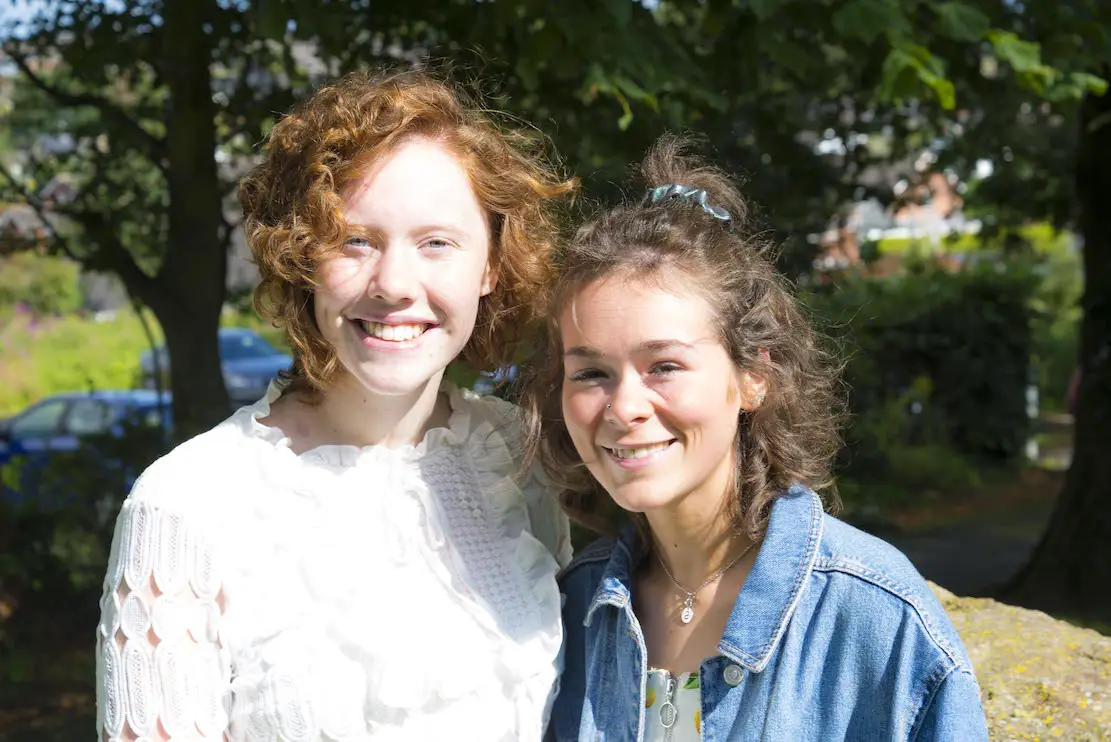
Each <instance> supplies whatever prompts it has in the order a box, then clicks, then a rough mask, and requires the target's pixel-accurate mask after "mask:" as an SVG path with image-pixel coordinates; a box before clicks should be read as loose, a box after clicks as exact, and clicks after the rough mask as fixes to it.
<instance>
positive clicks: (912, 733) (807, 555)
mask: <svg viewBox="0 0 1111 742" xmlns="http://www.w3.org/2000/svg"><path fill="white" fill-rule="evenodd" d="M638 542H639V539H638V537H637V534H636V531H635V530H634V529H631V528H630V529H628V530H626V531H625V532H624V534H623V535H622V537H621V538H620V539H619V540H616V541H615V540H613V539H604V540H602V541H598V542H596V543H594V544H592V545H591V546H590V547H588V548H587V549H585V550H584V551H583V552H582V553H581V554H580V555H579V556H578V557H577V558H576V559H575V560H574V561H573V562H572V563H571V564H570V565H569V566H568V567H567V569H566V570H565V571H564V573H563V574H562V576H561V578H560V585H561V589H562V591H563V594H564V596H565V601H566V602H565V605H564V613H563V615H564V625H565V631H566V632H567V635H566V643H565V668H564V672H563V678H562V680H561V691H560V693H559V696H558V698H557V699H556V703H555V708H554V710H553V713H552V719H551V725H550V727H549V732H548V738H549V739H554V740H557V741H558V742H564V741H566V740H598V741H602V740H605V741H606V742H619V741H620V742H624V741H626V740H629V741H631V740H642V739H643V738H644V729H645V714H646V713H652V712H653V711H655V709H650V710H647V711H646V709H645V686H646V681H647V673H648V669H649V668H648V665H647V660H646V655H647V652H646V649H645V644H644V636H643V634H642V633H641V629H640V623H639V622H638V621H637V618H636V616H635V615H634V614H633V609H632V596H631V590H632V586H633V576H634V573H635V571H636V566H637V561H638V559H637V557H636V555H638V554H643V553H644V550H643V549H642V548H641V547H640V545H639V543H638ZM699 676H700V677H699V680H700V685H701V694H702V698H701V702H702V710H701V717H702V719H701V730H702V739H704V740H766V741H769V740H772V741H774V740H790V742H801V741H805V740H823V741H824V740H865V741H867V742H877V741H880V740H953V741H954V742H957V741H959V742H979V741H980V740H987V739H988V733H987V724H986V721H985V719H984V711H983V707H982V705H981V703H980V689H979V685H978V684H977V682H976V678H975V676H974V675H973V671H972V665H971V663H970V662H969V659H968V656H967V654H966V653H965V650H964V647H963V646H962V645H961V641H960V638H959V637H958V636H957V633H956V631H955V630H954V629H953V625H952V624H951V623H950V621H949V619H948V617H947V616H946V615H945V611H944V609H943V608H942V607H941V605H940V604H939V603H938V602H937V600H936V599H935V598H934V597H933V595H932V593H931V592H930V590H929V587H928V586H927V585H926V582H925V581H924V580H923V579H922V577H921V576H920V575H919V574H918V572H917V571H916V570H915V569H914V567H913V566H911V564H910V562H909V561H908V560H907V559H906V557H904V556H903V555H902V554H901V553H900V552H899V551H897V550H896V549H894V548H893V547H891V546H890V545H888V544H886V543H884V542H883V541H880V540H879V539H877V538H874V537H872V536H869V535H867V534H865V533H863V532H861V531H858V530H856V529H855V528H853V527H851V526H849V525H846V524H845V523H842V522H841V521H839V520H837V519H836V518H833V517H831V516H828V515H826V514H825V513H824V512H823V509H822V504H821V501H820V500H819V498H818V496H817V495H816V494H814V493H813V492H811V491H810V490H808V489H806V488H804V487H793V488H791V490H789V491H788V492H787V493H784V495H783V496H782V497H780V498H779V499H777V500H776V501H775V503H774V505H773V506H772V510H771V519H770V523H769V526H768V530H767V534H766V536H765V538H764V541H763V544H762V546H761V547H760V552H759V555H758V556H757V558H756V562H755V564H754V565H753V567H752V570H751V572H750V573H749V576H748V579H747V580H746V581H745V584H744V587H743V588H742V589H741V591H740V594H739V595H738V597H737V601H736V603H735V604H734V606H733V611H732V613H731V615H730V616H729V620H728V622H727V624H726V627H725V632H724V634H723V635H722V637H721V642H720V644H718V654H717V655H716V656H714V657H709V658H707V659H705V660H704V661H703V662H702V664H701V667H700V670H699Z"/></svg>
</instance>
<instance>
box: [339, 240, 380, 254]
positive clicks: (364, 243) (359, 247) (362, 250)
mask: <svg viewBox="0 0 1111 742" xmlns="http://www.w3.org/2000/svg"><path fill="white" fill-rule="evenodd" d="M343 249H344V250H346V251H347V252H353V253H359V254H361V255H365V254H368V253H370V252H371V251H372V250H373V249H374V245H372V244H371V242H370V240H368V239H367V238H366V237H348V238H347V240H346V241H345V242H344V243H343Z"/></svg>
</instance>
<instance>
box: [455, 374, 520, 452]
mask: <svg viewBox="0 0 1111 742" xmlns="http://www.w3.org/2000/svg"><path fill="white" fill-rule="evenodd" d="M449 393H450V395H451V404H452V408H453V411H454V412H456V413H463V415H464V417H465V418H466V419H467V421H468V423H469V428H470V431H476V430H481V429H483V428H487V427H488V429H489V430H491V431H492V432H494V433H497V434H498V435H499V436H501V437H502V438H503V439H504V440H505V441H506V442H507V443H517V442H519V440H520V438H521V430H522V423H523V420H524V418H523V414H522V411H521V408H520V407H518V406H517V405H515V404H513V403H512V402H507V401H506V400H504V399H501V398H500V397H495V396H494V395H492V394H477V393H476V392H474V391H472V390H470V389H463V388H460V387H450V390H449Z"/></svg>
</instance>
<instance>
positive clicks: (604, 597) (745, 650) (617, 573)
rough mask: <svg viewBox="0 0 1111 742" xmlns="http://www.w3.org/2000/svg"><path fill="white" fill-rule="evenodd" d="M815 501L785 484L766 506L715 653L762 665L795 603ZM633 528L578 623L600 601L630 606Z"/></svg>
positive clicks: (636, 547) (813, 530)
mask: <svg viewBox="0 0 1111 742" xmlns="http://www.w3.org/2000/svg"><path fill="white" fill-rule="evenodd" d="M822 514H823V508H822V502H821V499H820V498H819V497H818V496H817V495H816V494H814V493H813V492H811V491H810V490H808V489H807V488H805V487H801V486H794V487H791V489H789V490H788V491H787V492H785V493H784V494H783V495H781V496H780V497H778V498H776V500H775V501H774V502H773V504H772V509H771V517H770V520H769V522H768V530H767V533H766V534H765V535H764V540H763V543H762V544H761V546H760V552H759V554H758V555H757V557H756V562H755V564H753V566H752V570H751V571H750V572H749V575H748V578H747V579H746V580H745V584H744V587H742V588H741V592H740V595H738V596H737V601H736V603H734V605H733V611H732V613H731V614H730V615H729V620H728V621H727V622H726V624H725V632H724V633H723V634H722V637H721V643H720V644H718V651H719V652H721V653H722V654H723V655H724V656H726V657H729V658H730V659H731V660H733V661H734V662H736V663H738V664H740V665H741V666H743V667H744V668H745V669H746V670H748V671H750V672H760V671H762V670H763V669H764V668H765V667H767V665H768V660H769V659H770V658H771V655H772V652H773V651H774V650H775V647H776V645H777V644H778V643H779V640H780V638H781V637H782V636H783V632H784V630H785V629H786V628H787V623H788V622H789V621H790V619H791V615H792V613H793V612H794V610H795V606H796V605H797V604H798V600H799V597H800V596H801V594H802V589H803V586H804V585H805V584H806V582H807V578H808V577H809V576H810V573H811V571H812V570H813V568H814V562H815V560H816V559H817V556H818V545H819V543H820V542H821V538H822ZM642 548H643V547H642V546H641V544H640V538H639V536H638V535H637V532H636V528H635V527H633V526H629V527H627V528H626V529H625V530H624V531H623V532H622V534H621V538H620V539H618V541H617V543H616V544H615V545H614V548H613V552H612V554H611V555H610V559H609V561H608V562H607V564H606V567H605V570H604V571H603V573H602V579H601V581H600V582H599V584H598V589H597V590H596V591H595V593H594V598H593V600H592V601H591V604H590V608H589V609H588V610H587V612H586V618H585V620H584V622H583V623H584V624H585V625H587V626H589V625H590V623H591V621H592V619H593V616H594V612H595V611H596V610H598V609H599V608H600V607H601V606H603V605H611V606H614V607H616V608H629V610H631V607H630V604H631V598H632V590H631V588H632V584H633V578H634V575H635V572H636V567H637V565H638V563H639V561H640V560H639V558H637V557H638V555H640V556H642Z"/></svg>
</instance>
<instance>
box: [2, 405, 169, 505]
mask: <svg viewBox="0 0 1111 742" xmlns="http://www.w3.org/2000/svg"><path fill="white" fill-rule="evenodd" d="M170 434H171V414H170V395H169V394H168V393H163V395H162V396H161V398H159V396H158V394H157V393H156V392H152V391H148V390H145V389H130V390H119V391H109V390H105V391H94V392H73V393H69V394H57V395H54V396H51V397H47V398H46V399H43V400H41V401H39V402H36V403H35V404H33V405H31V406H30V407H28V408H27V409H25V410H24V411H23V412H20V413H19V414H17V415H16V416H15V417H12V418H10V419H8V420H4V421H2V422H0V501H3V502H4V503H6V504H15V505H21V504H25V505H32V506H34V507H38V508H49V507H51V506H56V505H59V504H64V502H66V501H67V500H68V499H69V498H71V497H72V495H73V492H74V490H75V489H76V486H77V485H75V484H74V482H73V481H71V480H70V479H68V478H67V475H68V474H70V473H72V471H73V470H74V467H75V464H74V462H76V461H78V460H79V458H78V457H81V459H80V460H82V461H85V462H89V466H90V467H91V473H90V470H88V469H87V470H85V471H84V472H82V474H81V476H82V477H84V478H85V479H86V480H87V479H89V478H90V477H97V478H103V477H110V479H105V480H104V481H105V482H111V483H113V484H109V485H108V486H109V487H110V488H111V489H122V490H123V491H122V492H116V493H112V494H114V495H117V496H120V497H122V496H123V495H124V494H126V491H127V490H128V489H130V487H131V484H133V482H134V476H135V473H134V472H132V471H130V467H129V465H128V464H127V462H126V461H124V459H125V458H127V456H128V455H129V454H130V453H135V451H134V449H135V448H136V446H138V445H139V443H138V441H139V440H142V441H143V443H144V444H149V447H150V450H151V451H153V452H155V453H157V451H158V450H164V449H165V447H167V446H168V445H169V442H170ZM128 435H131V438H129V439H127V441H126V444H124V445H123V446H121V442H122V441H124V439H125V436H128ZM121 447H126V448H130V449H132V451H124V450H116V449H121ZM106 494H107V493H106Z"/></svg>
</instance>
